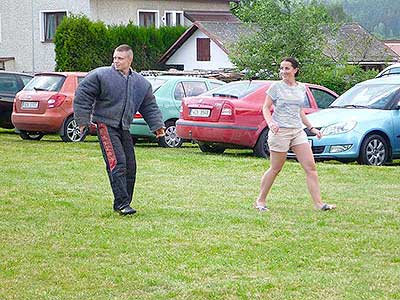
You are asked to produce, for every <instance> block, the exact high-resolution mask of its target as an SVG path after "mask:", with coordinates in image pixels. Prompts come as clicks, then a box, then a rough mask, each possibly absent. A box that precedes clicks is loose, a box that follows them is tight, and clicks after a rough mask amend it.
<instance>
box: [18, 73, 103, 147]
mask: <svg viewBox="0 0 400 300" xmlns="http://www.w3.org/2000/svg"><path fill="white" fill-rule="evenodd" d="M86 74H87V73H83V72H46V73H38V74H35V77H34V78H33V79H32V80H31V81H30V82H29V83H28V84H27V85H26V86H25V88H24V89H23V90H22V91H20V92H19V93H18V94H17V95H16V97H15V101H14V107H13V113H12V115H11V120H12V123H13V124H14V126H15V128H16V129H17V132H19V135H20V136H21V138H22V139H28V140H40V139H41V138H42V137H43V136H44V135H45V134H48V133H59V134H60V137H61V139H62V140H63V141H65V142H77V141H79V140H80V132H79V128H78V126H77V124H76V122H75V120H74V116H73V114H74V112H73V100H74V95H75V90H76V88H77V87H78V84H79V82H80V81H81V80H83V78H84V77H85V76H86ZM93 130H94V132H96V128H94V129H93V128H91V133H93Z"/></svg>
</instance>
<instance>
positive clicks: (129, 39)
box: [54, 15, 186, 71]
mask: <svg viewBox="0 0 400 300" xmlns="http://www.w3.org/2000/svg"><path fill="white" fill-rule="evenodd" d="M185 30H186V29H185V27H182V26H177V27H161V28H159V29H157V28H154V27H139V26H136V25H133V24H132V23H129V24H127V25H111V26H107V25H105V24H104V23H103V22H93V21H90V20H89V18H88V17H86V16H83V15H71V16H69V17H65V18H64V19H63V21H62V22H61V24H60V25H59V26H58V28H57V31H56V34H55V38H54V44H55V53H56V70H57V71H90V70H92V69H95V68H97V67H100V66H106V65H110V64H111V63H112V55H113V51H114V49H115V48H116V47H117V46H118V45H121V44H128V45H130V46H131V47H132V50H133V53H134V59H133V63H132V67H133V68H134V69H135V70H136V71H141V70H149V69H164V68H165V66H164V65H159V64H158V60H159V58H160V57H161V55H162V54H164V53H165V52H166V51H167V50H168V48H169V47H170V46H171V45H172V44H173V43H174V42H175V41H176V40H177V39H178V38H179V37H180V36H181V35H182V33H183V32H184V31H185Z"/></svg>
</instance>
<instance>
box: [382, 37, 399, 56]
mask: <svg viewBox="0 0 400 300" xmlns="http://www.w3.org/2000/svg"><path fill="white" fill-rule="evenodd" d="M384 43H385V45H386V46H388V47H389V48H390V49H392V50H393V51H394V52H396V53H397V55H399V56H400V41H384Z"/></svg>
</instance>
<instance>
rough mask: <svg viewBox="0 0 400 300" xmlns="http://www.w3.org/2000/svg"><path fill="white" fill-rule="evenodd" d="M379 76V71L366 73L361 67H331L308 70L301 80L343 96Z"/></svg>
mask: <svg viewBox="0 0 400 300" xmlns="http://www.w3.org/2000/svg"><path fill="white" fill-rule="evenodd" d="M302 71H303V69H302ZM377 74H378V71H376V70H367V71H365V70H364V69H362V68H361V67H360V66H359V65H348V64H345V65H330V66H326V67H320V68H319V69H316V70H311V69H310V68H307V70H305V71H304V72H303V73H302V75H301V76H300V77H299V80H301V81H304V82H310V83H315V84H319V85H323V86H325V87H327V88H329V89H331V90H333V91H335V92H336V93H338V94H339V95H341V94H343V93H344V92H345V91H347V90H348V89H350V88H351V87H353V86H354V85H355V84H357V83H359V82H362V81H365V80H367V79H371V78H374V77H375V76H376V75H377Z"/></svg>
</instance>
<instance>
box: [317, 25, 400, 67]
mask: <svg viewBox="0 0 400 300" xmlns="http://www.w3.org/2000/svg"><path fill="white" fill-rule="evenodd" d="M324 54H325V55H327V56H328V57H330V58H332V59H333V60H334V61H336V60H339V59H340V58H342V57H343V56H345V57H346V59H347V63H348V64H356V65H360V66H361V67H362V68H364V69H377V70H382V69H383V68H384V67H385V66H386V65H387V64H392V63H396V62H399V61H400V56H399V55H398V54H397V53H396V52H394V51H393V50H392V49H391V48H389V47H388V46H387V45H386V44H385V43H384V42H382V41H381V40H378V39H377V38H376V37H375V36H373V35H372V34H370V33H369V32H368V31H367V30H365V29H364V28H363V27H362V26H361V25H360V24H358V23H349V24H344V25H343V26H342V27H341V28H340V29H339V31H338V33H337V36H335V37H333V38H331V39H330V41H329V42H328V47H326V49H325V50H324Z"/></svg>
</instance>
